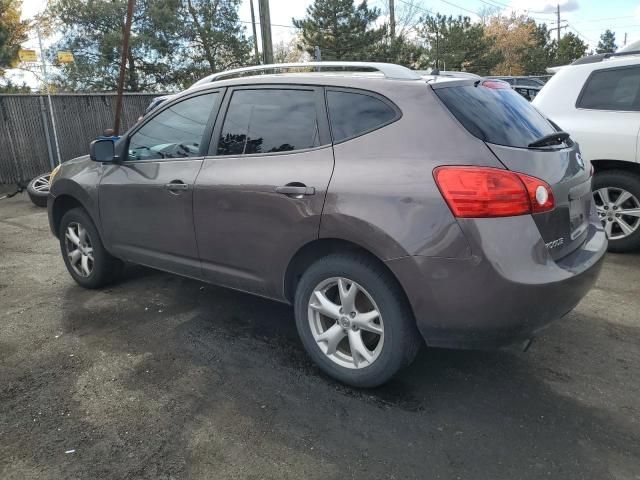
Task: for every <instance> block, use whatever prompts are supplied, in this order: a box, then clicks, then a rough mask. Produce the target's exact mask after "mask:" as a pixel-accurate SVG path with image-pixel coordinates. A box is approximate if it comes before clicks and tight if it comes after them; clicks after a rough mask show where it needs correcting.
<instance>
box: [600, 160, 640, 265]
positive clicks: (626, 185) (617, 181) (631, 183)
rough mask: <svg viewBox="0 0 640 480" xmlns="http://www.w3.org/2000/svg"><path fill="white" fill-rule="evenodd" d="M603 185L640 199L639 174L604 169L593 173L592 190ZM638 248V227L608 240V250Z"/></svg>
mask: <svg viewBox="0 0 640 480" xmlns="http://www.w3.org/2000/svg"><path fill="white" fill-rule="evenodd" d="M605 187H613V188H619V189H622V190H626V191H627V192H629V193H631V194H632V195H633V196H634V197H635V198H636V199H638V200H640V175H638V174H637V173H635V172H630V171H628V170H604V171H601V172H598V173H596V174H595V176H594V179H593V190H594V191H596V190H599V189H601V188H605ZM638 249H640V227H638V228H637V229H636V230H635V232H633V233H632V234H630V235H628V236H626V237H624V238H619V239H613V240H611V239H610V240H609V248H608V250H609V251H610V252H617V253H623V252H630V251H633V250H638Z"/></svg>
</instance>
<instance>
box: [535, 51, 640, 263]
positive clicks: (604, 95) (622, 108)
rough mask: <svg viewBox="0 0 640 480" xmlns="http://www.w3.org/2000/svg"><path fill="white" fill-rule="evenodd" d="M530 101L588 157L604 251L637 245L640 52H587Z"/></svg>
mask: <svg viewBox="0 0 640 480" xmlns="http://www.w3.org/2000/svg"><path fill="white" fill-rule="evenodd" d="M533 105H535V106H536V107H537V108H538V109H539V110H540V111H541V112H542V113H543V114H544V115H546V116H547V117H548V118H549V119H550V120H552V121H553V122H554V123H556V124H557V125H558V126H559V127H560V128H561V129H562V130H564V131H566V132H568V133H570V134H571V137H572V138H573V139H575V140H576V141H577V142H578V143H579V144H580V150H581V151H582V155H583V157H584V159H585V160H589V161H591V163H592V165H593V167H594V169H595V177H594V181H593V191H594V198H595V203H596V207H597V209H598V215H599V216H600V219H601V221H602V223H603V225H604V227H605V229H606V231H607V235H608V236H609V240H610V241H609V250H610V251H614V252H625V251H629V250H633V249H637V248H640V163H639V162H640V152H639V151H638V149H639V148H640V145H639V136H638V134H639V132H640V51H631V52H620V53H614V54H601V55H591V56H589V57H584V58H582V59H580V60H577V61H575V62H574V63H572V64H571V65H567V66H565V67H561V68H560V69H559V71H558V72H557V73H556V74H555V75H554V76H553V77H552V78H551V79H550V80H549V82H548V83H547V84H546V85H545V86H544V87H543V89H542V90H541V91H540V93H539V94H538V95H537V96H536V98H535V99H534V100H533Z"/></svg>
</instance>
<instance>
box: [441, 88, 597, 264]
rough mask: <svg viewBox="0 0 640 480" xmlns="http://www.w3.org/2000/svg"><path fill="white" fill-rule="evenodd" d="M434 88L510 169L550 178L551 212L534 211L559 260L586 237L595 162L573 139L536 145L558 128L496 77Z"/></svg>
mask: <svg viewBox="0 0 640 480" xmlns="http://www.w3.org/2000/svg"><path fill="white" fill-rule="evenodd" d="M434 90H435V92H436V94H437V95H438V97H439V98H440V100H442V101H443V103H444V104H445V106H446V107H447V108H448V109H449V110H450V111H451V112H452V113H453V114H454V116H455V117H456V118H457V119H458V120H459V121H460V123H462V125H463V126H464V127H465V128H466V129H467V130H468V131H469V132H470V133H471V134H473V135H475V136H476V137H478V138H480V139H481V140H483V141H484V142H485V143H486V145H487V147H488V148H489V149H490V150H491V151H492V152H493V153H494V154H495V155H496V157H497V158H498V159H499V160H500V161H501V163H502V164H503V165H504V166H505V167H507V168H508V169H509V170H513V171H516V172H521V173H525V174H527V175H531V176H534V177H537V178H539V179H541V180H544V181H545V182H547V183H548V184H549V185H550V186H551V188H552V190H553V195H554V199H555V208H554V209H553V210H552V211H549V212H544V213H538V214H534V215H532V217H533V219H534V221H535V222H536V225H537V226H538V229H539V231H540V234H541V236H542V238H543V240H544V242H545V243H546V244H547V248H548V251H549V253H550V255H551V256H552V258H554V259H559V258H561V257H563V256H566V255H568V254H569V253H571V252H572V251H573V250H575V249H576V248H578V247H579V246H580V245H581V244H582V242H583V241H584V239H585V236H586V233H587V232H586V230H587V226H588V222H589V215H590V211H591V208H592V207H591V204H592V196H591V175H590V165H588V163H585V161H584V160H583V159H582V156H581V155H580V153H579V149H578V147H577V145H576V144H575V143H574V142H572V141H571V140H568V141H566V142H564V143H560V144H552V145H547V146H542V147H536V148H532V147H529V145H530V144H531V143H533V142H535V141H536V140H539V139H540V138H542V137H544V136H546V135H550V134H553V133H555V132H556V131H557V130H556V128H555V127H554V126H553V125H552V124H551V123H549V121H548V120H547V119H545V118H544V117H543V116H542V115H541V114H540V113H539V112H538V111H537V110H536V109H535V108H533V107H532V106H531V105H530V104H529V103H528V102H527V101H526V100H525V99H524V98H522V97H521V96H520V95H518V94H517V93H516V92H515V91H513V90H512V89H510V88H508V86H505V84H499V83H497V82H492V81H484V82H475V83H472V84H470V83H467V84H465V85H457V86H455V85H454V86H448V87H447V86H443V87H440V88H438V87H437V86H434Z"/></svg>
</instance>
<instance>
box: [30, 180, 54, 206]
mask: <svg viewBox="0 0 640 480" xmlns="http://www.w3.org/2000/svg"><path fill="white" fill-rule="evenodd" d="M27 194H29V198H30V199H31V202H32V203H33V204H34V205H36V206H38V207H46V206H47V197H48V196H49V174H48V173H45V174H44V175H38V176H37V177H35V178H34V179H32V180H31V181H30V182H29V184H28V185H27Z"/></svg>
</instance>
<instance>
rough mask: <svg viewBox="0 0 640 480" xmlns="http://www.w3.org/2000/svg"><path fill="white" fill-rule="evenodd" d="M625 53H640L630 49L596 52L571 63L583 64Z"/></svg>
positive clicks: (622, 55)
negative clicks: (625, 50)
mask: <svg viewBox="0 0 640 480" xmlns="http://www.w3.org/2000/svg"><path fill="white" fill-rule="evenodd" d="M626 55H640V50H630V51H628V52H614V53H596V54H595V55H587V56H586V57H582V58H579V59H577V60H576V61H574V62H573V63H572V64H571V65H585V64H587V63H598V62H602V61H603V60H606V59H607V58H612V57H624V56H626Z"/></svg>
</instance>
